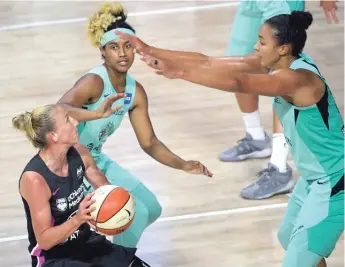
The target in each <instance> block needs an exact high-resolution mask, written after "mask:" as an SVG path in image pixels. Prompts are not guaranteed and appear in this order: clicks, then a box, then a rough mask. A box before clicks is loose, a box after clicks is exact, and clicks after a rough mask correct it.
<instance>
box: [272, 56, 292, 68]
mask: <svg viewBox="0 0 345 267" xmlns="http://www.w3.org/2000/svg"><path fill="white" fill-rule="evenodd" d="M295 59H296V57H294V56H286V57H282V58H281V59H280V60H279V61H278V62H277V64H276V65H275V66H274V68H273V69H276V70H277V69H287V68H289V67H290V65H291V64H292V62H293V61H294V60H295Z"/></svg>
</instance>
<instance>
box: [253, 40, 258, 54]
mask: <svg viewBox="0 0 345 267" xmlns="http://www.w3.org/2000/svg"><path fill="white" fill-rule="evenodd" d="M254 50H255V51H256V52H258V51H259V41H256V43H255V45H254Z"/></svg>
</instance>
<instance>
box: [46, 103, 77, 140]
mask: <svg viewBox="0 0 345 267" xmlns="http://www.w3.org/2000/svg"><path fill="white" fill-rule="evenodd" d="M54 113H55V114H54V119H55V127H56V130H55V132H54V133H51V136H52V140H53V142H54V143H55V144H64V145H75V144H77V143H78V141H79V136H78V131H77V125H78V122H77V120H75V119H73V118H72V117H70V116H68V115H67V112H66V111H65V110H64V109H63V108H61V107H57V108H55V110H54Z"/></svg>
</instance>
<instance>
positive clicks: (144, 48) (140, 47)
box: [115, 30, 150, 55]
mask: <svg viewBox="0 0 345 267" xmlns="http://www.w3.org/2000/svg"><path fill="white" fill-rule="evenodd" d="M115 34H116V35H118V36H120V38H121V39H123V40H125V41H129V42H130V43H131V44H132V45H133V46H134V48H135V50H136V52H137V53H138V54H139V55H145V54H147V53H149V51H150V46H149V45H148V44H146V43H144V42H143V41H142V40H141V39H139V38H138V37H136V36H133V35H129V34H127V33H123V32H120V31H117V30H115Z"/></svg>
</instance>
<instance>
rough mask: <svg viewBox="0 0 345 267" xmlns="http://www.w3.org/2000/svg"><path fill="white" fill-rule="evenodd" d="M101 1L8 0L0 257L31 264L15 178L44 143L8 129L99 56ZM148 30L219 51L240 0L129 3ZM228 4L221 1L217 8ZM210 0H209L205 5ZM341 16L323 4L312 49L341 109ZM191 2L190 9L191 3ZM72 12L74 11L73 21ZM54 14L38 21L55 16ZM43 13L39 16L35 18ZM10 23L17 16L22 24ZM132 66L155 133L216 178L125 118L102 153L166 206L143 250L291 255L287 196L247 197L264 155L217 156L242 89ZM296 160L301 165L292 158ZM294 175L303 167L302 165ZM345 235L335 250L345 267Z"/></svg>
mask: <svg viewBox="0 0 345 267" xmlns="http://www.w3.org/2000/svg"><path fill="white" fill-rule="evenodd" d="M99 4H100V2H99V1H93V2H82V1H65V2H59V1H48V2H44V1H37V2H33V1H22V2H21V1H1V2H0V51H1V52H0V53H1V61H0V83H1V90H0V101H1V105H0V123H1V124H0V125H1V128H0V164H1V171H2V173H1V181H2V182H1V187H0V211H1V212H0V226H1V228H0V266H1V267H24V266H29V254H28V252H27V244H28V243H27V240H26V239H25V235H26V226H25V216H24V212H23V207H22V203H21V200H20V197H19V194H18V178H19V175H20V174H21V171H22V169H23V167H24V165H25V164H26V163H27V161H28V160H29V159H30V158H31V157H32V156H33V154H34V153H35V150H34V149H32V148H31V147H30V145H29V144H28V142H27V141H26V139H25V137H24V136H23V135H22V134H21V133H18V132H16V131H14V130H13V129H12V128H11V118H12V117H13V116H15V115H16V114H18V113H19V112H23V111H25V110H28V109H31V108H33V107H35V106H37V105H41V104H47V103H55V102H56V101H57V100H58V99H59V98H60V97H61V95H62V94H63V93H64V92H65V91H66V90H68V89H69V88H70V87H71V86H72V85H73V84H74V82H75V81H76V80H77V79H78V78H79V76H80V75H82V74H83V73H84V72H86V71H87V70H88V69H89V68H91V67H92V66H93V65H95V64H98V63H100V62H101V61H100V55H99V51H98V50H97V49H94V48H93V47H91V45H90V44H89V42H88V40H87V39H86V28H85V26H86V23H85V21H84V19H83V18H85V17H88V16H90V15H91V14H92V13H93V12H94V11H95V10H96V9H97V8H98V6H99ZM124 4H125V6H126V7H127V8H128V10H129V12H130V13H132V16H130V17H129V18H128V22H130V23H131V24H132V25H133V26H134V27H135V29H136V30H137V33H138V35H139V36H140V37H142V38H143V40H145V41H147V42H148V43H150V44H152V45H156V46H159V47H164V48H169V49H181V50H194V51H200V52H203V53H205V54H209V55H215V56H222V55H224V52H225V48H226V46H227V41H228V36H229V31H230V29H231V25H232V20H233V18H234V14H235V10H236V4H235V3H234V2H231V1H229V2H218V3H217V2H213V1H212V2H200V1H184V2H176V1H171V2H168V1H157V2H152V1H148V2H144V1H141V2H133V1H131V2H124ZM217 4H222V5H223V6H217ZM205 5H212V8H208V9H204V6H205ZM339 5H340V9H339V12H338V15H339V18H340V20H341V23H340V24H338V25H334V24H333V25H327V24H326V23H325V20H324V15H323V12H322V11H321V9H320V8H319V6H318V2H316V1H312V2H308V3H307V9H308V10H310V11H311V12H312V13H313V14H314V24H313V25H312V26H311V27H310V29H309V30H308V36H309V40H308V43H307V45H306V48H305V52H307V53H309V54H310V55H311V56H312V57H313V58H314V59H315V60H316V62H317V64H318V66H319V67H320V69H321V71H322V73H323V74H324V75H325V77H326V78H327V79H328V82H329V85H330V87H331V88H332V90H333V92H334V94H335V96H336V101H337V103H338V105H339V108H340V110H342V111H343V110H344V81H343V79H344V12H343V7H344V3H343V2H341V3H340V4H339ZM187 7H188V8H187ZM69 19H71V20H69ZM47 21H48V23H41V22H47ZM34 22H40V23H37V24H34V25H32V23H34ZM13 25H19V26H18V27H14V26H13ZM131 73H132V74H133V75H134V76H135V77H136V79H137V80H138V81H139V82H140V83H142V84H143V86H144V88H145V89H146V91H147V94H148V97H149V104H150V115H151V120H152V123H153V126H154V129H155V131H156V134H157V136H158V137H159V138H160V139H161V140H162V141H163V142H164V143H165V144H166V145H167V146H168V147H169V148H170V149H171V150H172V151H173V152H175V153H176V154H178V155H180V156H181V157H183V158H185V159H195V160H200V161H201V162H203V163H204V164H205V165H206V166H208V167H209V168H210V170H211V171H213V172H214V177H213V178H212V179H208V178H206V177H202V176H193V175H188V174H186V173H183V172H180V171H176V170H173V169H169V168H167V167H164V166H162V165H160V164H159V163H157V162H155V161H154V160H152V159H151V158H150V157H149V156H147V155H146V154H145V153H144V152H143V151H142V150H141V149H140V147H139V145H138V142H137V141H136V138H135V135H134V132H133V130H132V129H131V127H130V123H129V121H128V120H127V119H125V120H124V121H123V124H122V127H121V128H120V129H119V130H118V132H116V134H115V135H114V136H113V137H112V138H111V139H110V140H109V142H108V143H107V144H106V146H105V151H106V152H107V153H108V154H109V155H110V156H111V157H112V158H113V159H114V160H116V161H118V162H119V163H120V164H122V165H123V166H124V167H125V168H128V169H129V170H130V171H131V172H133V173H134V174H135V175H137V176H138V177H140V179H141V180H142V181H143V182H144V183H145V184H146V185H147V186H148V187H149V188H150V189H151V190H152V191H153V192H155V193H156V194H157V196H158V198H159V200H160V202H161V204H162V206H163V209H164V211H163V216H162V219H161V220H160V221H158V222H157V223H155V224H154V225H152V226H151V227H150V228H149V229H148V230H147V231H146V232H145V234H144V235H143V237H142V240H141V242H140V244H139V250H138V251H139V252H138V253H139V254H140V256H142V257H143V258H144V259H145V260H146V261H147V262H149V263H150V264H152V266H156V267H163V266H164V267H196V266H198V267H211V266H212V267H213V266H219V267H227V266H236V267H249V266H265V267H278V266H281V262H282V259H283V256H284V251H283V250H282V248H281V247H280V245H279V243H278V241H277V238H276V231H277V227H278V225H279V223H280V220H281V218H282V216H283V213H284V210H285V205H286V201H287V199H288V196H286V195H282V196H277V197H273V198H271V199H268V200H262V201H248V200H244V199H241V198H240V197H239V191H240V190H241V188H243V187H244V186H246V185H247V184H249V183H251V182H252V181H254V180H255V179H256V177H255V174H256V173H257V172H258V171H259V170H261V169H262V168H263V167H265V166H266V164H267V160H251V161H247V162H240V163H222V162H220V161H219V160H218V154H219V153H220V152H221V151H222V150H224V149H225V148H227V147H229V146H231V145H234V144H235V143H236V142H237V140H238V139H240V138H242V137H243V135H244V131H243V123H242V119H241V116H240V112H239V109H238V107H237V105H236V101H235V97H234V95H233V94H230V93H229V94H227V93H224V92H220V91H216V90H211V89H207V88H203V87H201V86H197V85H193V84H189V83H187V82H184V81H176V80H168V79H164V78H163V77H159V76H156V75H155V74H154V73H153V72H152V71H151V70H150V69H148V68H147V67H146V66H144V65H143V63H142V62H141V61H140V60H136V62H135V64H134V66H133V68H132V69H131ZM270 104H271V101H270V99H269V98H266V97H262V98H260V112H261V117H262V121H263V125H264V126H265V128H266V129H267V131H268V132H269V133H271V120H272V114H271V105H270ZM289 164H291V166H293V167H294V164H293V162H292V160H291V158H290V159H289ZM295 177H296V179H297V177H298V174H297V173H296V172H295ZM343 251H344V245H343V239H341V241H340V242H339V243H338V245H337V247H336V250H335V251H334V253H333V254H332V256H331V257H330V259H329V266H330V267H340V266H343V265H344V259H343V258H344V253H343Z"/></svg>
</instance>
